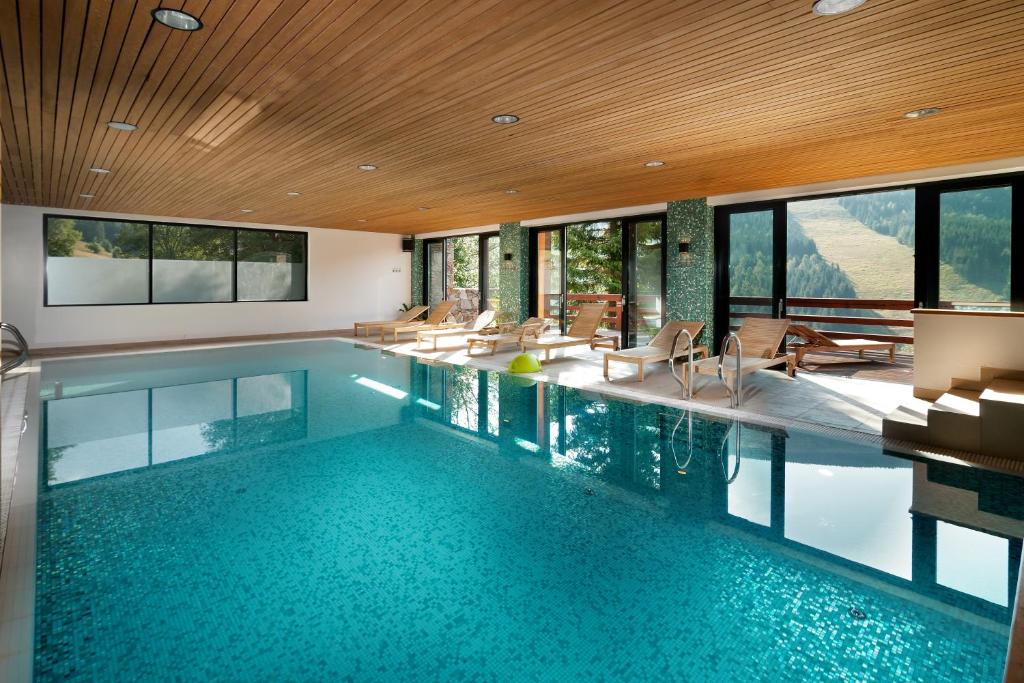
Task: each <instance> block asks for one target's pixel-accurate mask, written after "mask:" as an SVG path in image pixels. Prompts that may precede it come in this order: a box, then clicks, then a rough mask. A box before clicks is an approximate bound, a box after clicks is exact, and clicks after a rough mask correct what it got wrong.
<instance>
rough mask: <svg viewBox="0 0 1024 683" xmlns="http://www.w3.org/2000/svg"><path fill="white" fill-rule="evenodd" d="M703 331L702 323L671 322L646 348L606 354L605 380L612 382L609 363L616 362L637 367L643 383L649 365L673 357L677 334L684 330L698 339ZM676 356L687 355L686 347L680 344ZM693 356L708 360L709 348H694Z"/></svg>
mask: <svg viewBox="0 0 1024 683" xmlns="http://www.w3.org/2000/svg"><path fill="white" fill-rule="evenodd" d="M702 329H704V323H701V322H690V321H687V320H670V321H669V322H667V323H666V324H665V326H664V327H662V328H661V330H660V331H659V332H658V334H656V335H654V339H652V340H651V341H650V343H649V344H647V345H646V346H638V347H636V348H633V349H621V350H618V351H609V352H608V353H606V354H604V378H605V379H606V380H609V381H611V380H610V378H609V377H608V363H609V361H616V362H618V363H633V364H634V365H636V367H637V370H636V378H637V381H639V382H643V381H644V369H645V367H646V365H647V364H648V363H657V362H658V361H663V360H668V359H669V357H670V356H671V355H672V342H673V341H674V340H675V337H676V334H678V333H679V332H680V331H682V330H686V331H687V332H689V333H690V336H691V338H693V339H696V338H697V335H698V334H700V331H701V330H702ZM676 354H677V356H684V355H686V354H687V347H686V345H685V344H680V345H679V346H678V348H677V350H676ZM693 354H694V355H695V356H696V355H698V354H700V355H702V356H704V357H705V358H706V357H707V355H708V347H706V346H694V347H693Z"/></svg>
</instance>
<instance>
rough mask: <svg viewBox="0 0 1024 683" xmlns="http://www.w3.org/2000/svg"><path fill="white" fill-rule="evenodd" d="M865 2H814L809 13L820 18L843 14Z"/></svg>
mask: <svg viewBox="0 0 1024 683" xmlns="http://www.w3.org/2000/svg"><path fill="white" fill-rule="evenodd" d="M865 1H866V0H814V4H813V5H811V11H812V12H814V13H815V14H817V15H818V16H822V17H831V16H834V15H836V14H845V13H846V12H849V11H851V10H855V9H857V8H858V7H860V6H861V5H863V4H864V2H865Z"/></svg>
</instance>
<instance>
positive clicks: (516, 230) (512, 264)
mask: <svg viewBox="0 0 1024 683" xmlns="http://www.w3.org/2000/svg"><path fill="white" fill-rule="evenodd" d="M499 239H500V240H501V254H502V256H501V284H500V286H499V292H500V295H501V313H502V317H503V318H504V319H506V320H508V319H510V320H511V321H512V322H522V321H523V320H526V318H527V317H528V316H529V315H530V249H529V228H524V227H523V226H522V225H520V224H519V223H502V224H501V226H500V227H499ZM506 254H511V255H512V259H511V260H506V259H505V255H506Z"/></svg>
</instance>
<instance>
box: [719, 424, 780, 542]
mask: <svg viewBox="0 0 1024 683" xmlns="http://www.w3.org/2000/svg"><path fill="white" fill-rule="evenodd" d="M737 429H742V433H740V434H737ZM737 439H739V444H737ZM722 449H723V450H724V452H725V454H726V455H725V457H727V458H728V461H727V462H726V463H725V464H726V466H727V467H726V470H727V471H728V472H733V471H735V469H736V467H737V466H739V467H740V468H741V469H740V474H739V475H738V476H737V477H736V479H735V480H734V481H733V483H732V484H731V485H730V486H729V488H728V489H727V495H728V511H729V514H730V515H735V516H736V517H742V518H743V519H745V520H747V521H750V522H753V523H754V524H760V525H761V526H771V523H772V435H771V433H770V432H766V431H763V430H760V429H743V428H742V427H734V428H732V429H730V430H729V432H728V435H727V438H726V443H724V444H723V445H722ZM737 455H738V456H739V458H740V462H739V463H737V462H736V458H737ZM720 457H721V454H720Z"/></svg>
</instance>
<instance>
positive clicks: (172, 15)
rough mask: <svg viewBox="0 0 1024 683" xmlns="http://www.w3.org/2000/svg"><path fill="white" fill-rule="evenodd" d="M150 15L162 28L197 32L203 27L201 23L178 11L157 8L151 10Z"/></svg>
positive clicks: (186, 13)
mask: <svg viewBox="0 0 1024 683" xmlns="http://www.w3.org/2000/svg"><path fill="white" fill-rule="evenodd" d="M152 15H153V18H154V19H156V20H157V21H158V22H160V23H161V24H163V25H164V26H167V27H168V28H173V29H176V30H178V31H198V30H199V29H201V28H202V27H203V22H201V21H199V19H197V18H196V17H194V16H192V15H191V14H189V13H188V12H183V11H181V10H180V9H169V8H167V7H157V8H156V9H155V10H153V12H152Z"/></svg>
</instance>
